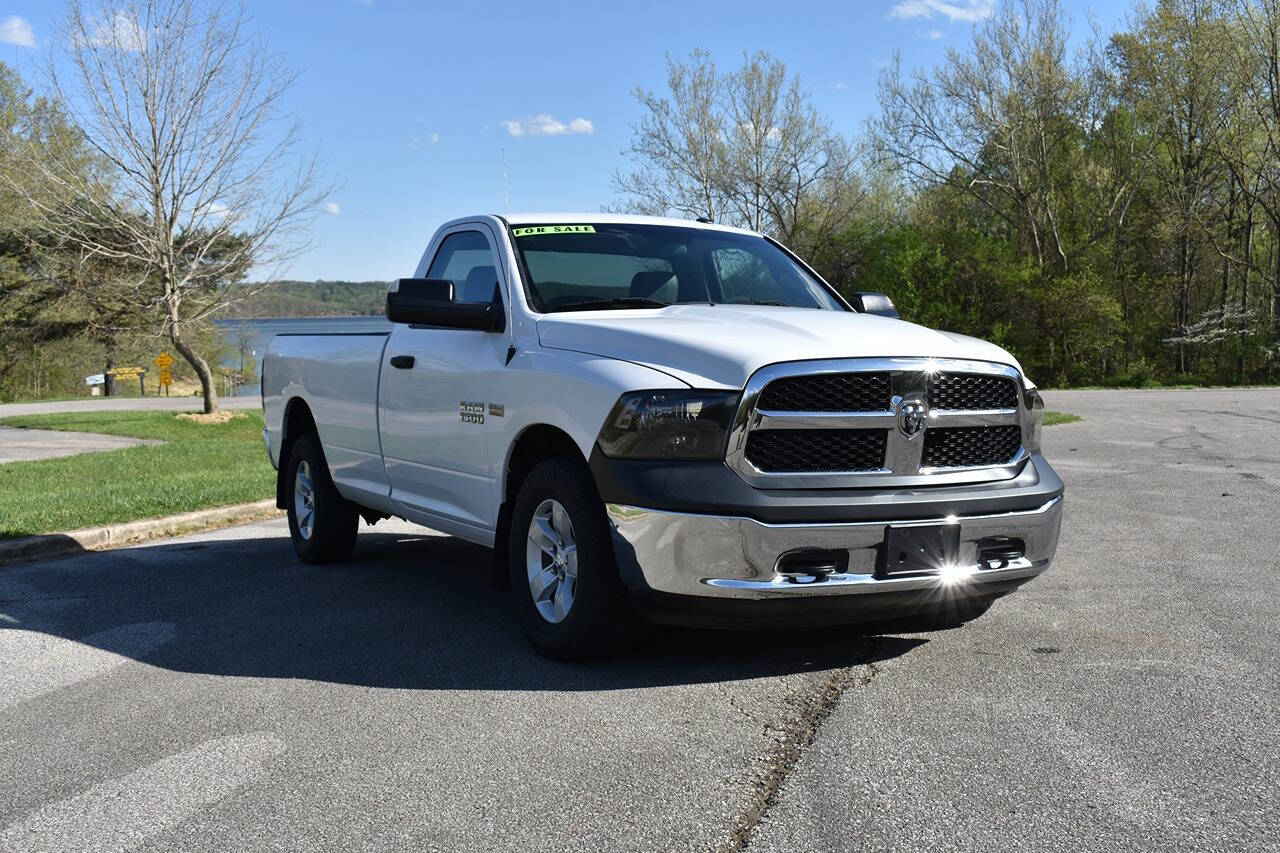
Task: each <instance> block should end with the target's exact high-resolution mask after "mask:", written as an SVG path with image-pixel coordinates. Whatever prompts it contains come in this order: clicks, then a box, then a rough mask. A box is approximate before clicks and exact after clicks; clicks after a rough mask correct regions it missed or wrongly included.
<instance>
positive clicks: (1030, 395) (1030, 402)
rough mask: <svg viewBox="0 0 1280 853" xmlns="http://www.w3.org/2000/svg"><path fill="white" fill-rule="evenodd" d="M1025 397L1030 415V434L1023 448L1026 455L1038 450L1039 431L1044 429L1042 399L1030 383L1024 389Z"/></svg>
mask: <svg viewBox="0 0 1280 853" xmlns="http://www.w3.org/2000/svg"><path fill="white" fill-rule="evenodd" d="M1026 395H1027V411H1028V412H1029V413H1030V414H1031V434H1030V435H1028V436H1027V440H1026V441H1025V442H1023V446H1024V447H1026V448H1027V452H1028V453H1035V452H1037V451H1039V450H1040V431H1041V430H1042V429H1044V398H1043V397H1041V396H1040V392H1039V391H1037V390H1036V389H1035V387H1034V386H1031V385H1030V382H1028V387H1027V388H1026Z"/></svg>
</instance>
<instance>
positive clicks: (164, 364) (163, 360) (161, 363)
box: [154, 352, 173, 370]
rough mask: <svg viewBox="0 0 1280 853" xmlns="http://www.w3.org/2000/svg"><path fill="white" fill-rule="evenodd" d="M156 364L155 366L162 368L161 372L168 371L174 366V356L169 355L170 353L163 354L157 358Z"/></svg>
mask: <svg viewBox="0 0 1280 853" xmlns="http://www.w3.org/2000/svg"><path fill="white" fill-rule="evenodd" d="M154 363H155V366H156V367H158V368H160V369H161V370H168V369H169V367H170V366H172V364H173V356H171V355H169V353H167V352H162V353H160V354H159V355H158V356H156V357H155V362H154Z"/></svg>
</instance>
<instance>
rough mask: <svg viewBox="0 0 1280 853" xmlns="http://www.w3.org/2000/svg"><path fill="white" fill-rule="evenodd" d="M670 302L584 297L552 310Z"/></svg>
mask: <svg viewBox="0 0 1280 853" xmlns="http://www.w3.org/2000/svg"><path fill="white" fill-rule="evenodd" d="M670 304H671V303H670V302H660V301H658V300H657V299H647V298H645V297H643V296H619V297H617V298H614V299H584V300H583V301H581V302H570V303H569V304H568V305H561V306H559V307H558V308H553V309H551V310H552V311H594V310H596V309H598V308H666V307H667V306H668V305H670Z"/></svg>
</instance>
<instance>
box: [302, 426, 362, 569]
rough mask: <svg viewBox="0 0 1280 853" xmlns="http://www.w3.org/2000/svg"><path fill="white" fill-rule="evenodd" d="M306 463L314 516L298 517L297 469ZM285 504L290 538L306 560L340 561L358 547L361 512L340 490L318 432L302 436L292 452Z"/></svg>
mask: <svg viewBox="0 0 1280 853" xmlns="http://www.w3.org/2000/svg"><path fill="white" fill-rule="evenodd" d="M304 464H305V465H306V466H307V467H306V470H307V472H308V474H309V475H310V476H309V477H308V480H309V481H310V483H311V510H312V515H311V516H310V517H307V516H306V515H305V514H304V516H303V518H302V519H299V517H298V495H297V490H298V468H299V467H301V466H302V465H304ZM285 477H286V480H285V493H286V501H285V506H286V507H287V509H288V513H289V537H290V538H291V539H292V540H293V550H294V551H296V552H297V553H298V556H299V557H300V558H301V559H302V562H304V563H313V564H314V563H339V562H342V561H343V560H345V559H347V558H348V557H350V556H351V552H352V550H354V549H355V547H356V530H357V528H358V526H359V524H360V512H359V509H358V508H357V507H356V505H355V504H353V503H351V502H350V501H348V500H347V499H346V498H344V497H343V496H342V495H341V494H339V493H338V487H337V486H335V485H334V484H333V478H332V477H330V476H329V466H328V464H327V463H326V462H325V459H324V451H323V450H321V449H320V438H319V436H317V435H316V434H315V433H309V434H307V435H303V436H299V437H298V439H297V440H296V441H294V442H293V447H292V448H291V449H290V451H289V462H288V466H287V467H286V469H285Z"/></svg>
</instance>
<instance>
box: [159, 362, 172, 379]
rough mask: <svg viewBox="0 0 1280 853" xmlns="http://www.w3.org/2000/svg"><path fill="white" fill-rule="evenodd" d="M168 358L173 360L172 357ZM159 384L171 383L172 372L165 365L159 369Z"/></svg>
mask: <svg viewBox="0 0 1280 853" xmlns="http://www.w3.org/2000/svg"><path fill="white" fill-rule="evenodd" d="M169 360H170V361H173V359H169ZM160 384H161V385H172V384H173V374H172V373H170V372H169V368H167V367H166V368H164V369H163V370H161V371H160Z"/></svg>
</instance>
